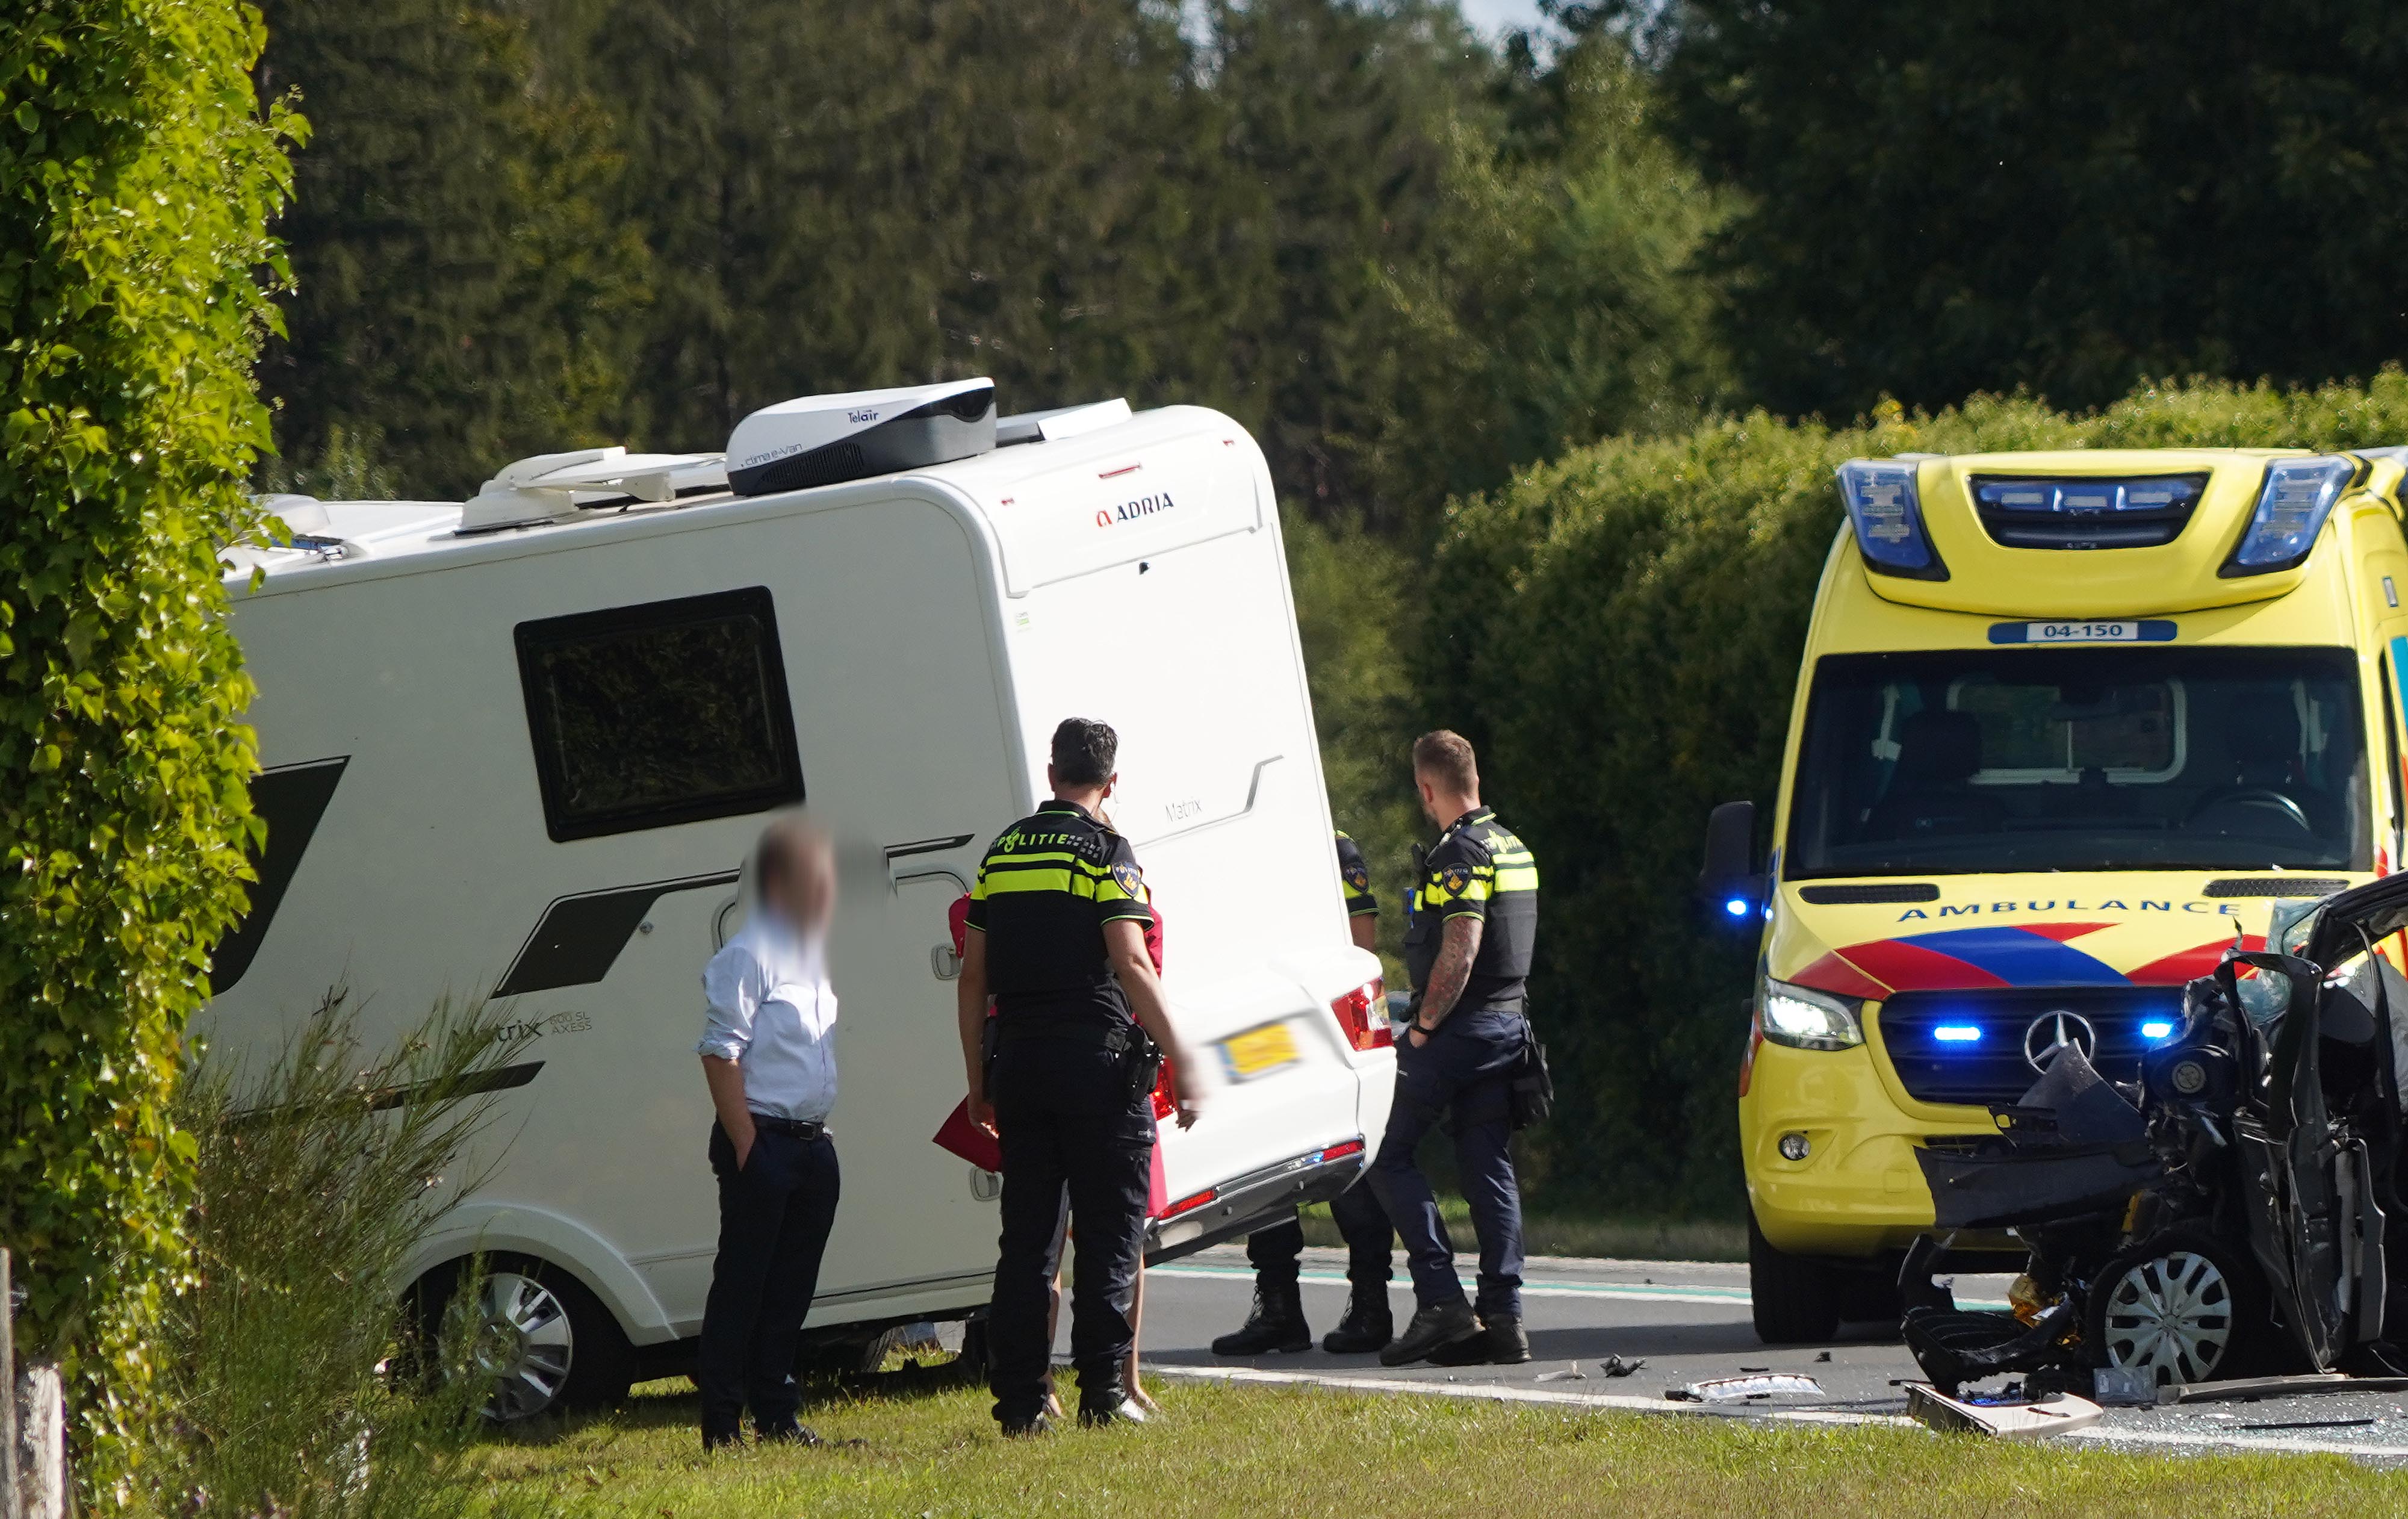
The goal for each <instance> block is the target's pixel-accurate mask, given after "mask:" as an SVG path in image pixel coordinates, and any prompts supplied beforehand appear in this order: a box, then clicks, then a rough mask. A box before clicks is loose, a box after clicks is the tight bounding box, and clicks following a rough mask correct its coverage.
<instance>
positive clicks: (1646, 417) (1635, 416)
mask: <svg viewBox="0 0 2408 1519" xmlns="http://www.w3.org/2000/svg"><path fill="white" fill-rule="evenodd" d="M1516 63H1517V64H1518V65H1519V66H1517V67H1515V68H1514V69H1513V70H1512V72H1511V73H1510V74H1509V75H1508V76H1507V78H1506V79H1505V80H1504V81H1503V88H1502V94H1503V98H1504V104H1505V112H1506V122H1507V124H1506V125H1505V127H1504V128H1503V130H1502V131H1499V130H1498V129H1497V126H1496V123H1495V122H1493V121H1491V120H1489V119H1486V118H1481V117H1457V118H1456V119H1455V121H1454V122H1452V123H1451V125H1450V127H1449V130H1448V137H1447V148H1448V153H1447V159H1446V164H1445V166H1444V171H1443V175H1442V179H1441V187H1440V193H1439V194H1438V195H1437V197H1436V198H1435V201H1434V203H1433V209H1432V218H1433V222H1434V225H1433V227H1432V229H1431V232H1430V235H1429V236H1428V237H1427V239H1426V247H1425V248H1424V249H1423V250H1422V251H1420V252H1419V255H1418V256H1417V257H1413V258H1409V259H1398V260H1396V261H1394V262H1393V263H1390V264H1388V265H1383V269H1382V271H1381V279H1382V286H1383V291H1384V293H1385V294H1386V295H1387V297H1388V311H1389V318H1390V320H1389V321H1388V322H1387V323H1386V324H1385V327H1384V331H1383V337H1385V338H1386V339H1387V340H1388V341H1390V342H1392V343H1393V344H1394V347H1395V351H1396V353H1397V358H1396V360H1395V361H1394V362H1395V366H1396V369H1397V379H1398V384H1397V385H1396V387H1395V390H1394V391H1393V393H1392V394H1387V395H1383V397H1381V400H1382V402H1383V408H1382V410H1381V415H1380V417H1379V421H1378V424H1377V425H1376V428H1375V430H1374V431H1373V432H1372V433H1371V435H1370V437H1369V440H1368V441H1369V446H1368V447H1367V448H1365V449H1364V450H1362V452H1363V453H1364V454H1365V455H1366V456H1367V457H1366V459H1365V463H1366V465H1367V466H1369V468H1368V469H1367V471H1366V472H1367V473H1368V475H1369V479H1370V480H1371V484H1372V488H1371V492H1370V494H1372V496H1373V497H1374V498H1375V499H1377V500H1380V501H1382V502H1383V503H1387V504H1391V505H1394V506H1398V507H1401V508H1403V509H1405V512H1406V516H1407V521H1408V523H1410V526H1411V527H1412V529H1413V530H1414V532H1415V533H1416V535H1420V534H1426V533H1427V532H1428V531H1429V529H1430V528H1431V527H1432V526H1433V525H1434V520H1435V516H1436V512H1437V509H1438V508H1439V507H1440V506H1441V505H1442V504H1443V502H1444V501H1445V499H1446V497H1448V496H1450V495H1455V494H1464V493H1468V492H1472V491H1481V490H1486V489H1489V488H1491V487H1493V486H1495V485H1498V484H1500V483H1502V482H1503V481H1504V480H1506V479H1507V478H1508V477H1509V476H1510V475H1511V474H1512V471H1514V470H1515V469H1518V468H1521V467H1523V466H1527V465H1530V464H1535V463H1539V462H1541V461H1543V460H1547V459H1551V458H1554V457H1555V455H1556V454H1558V453H1560V452H1562V451H1564V450H1565V449H1567V448H1569V447H1571V446H1574V445H1576V444H1580V443H1585V442H1589V441H1592V440H1594V439H1596V438H1599V437H1606V436H1608V435H1610V434H1615V433H1625V434H1656V433H1663V432H1671V431H1679V430H1681V429H1683V428H1685V427H1688V426H1690V425H1693V424H1695V423H1697V422H1698V421H1699V420H1700V419H1701V418H1702V417H1703V416H1705V415H1706V414H1708V413H1709V412H1710V411H1712V410H1713V409H1714V408H1718V407H1721V406H1724V405H1727V403H1728V402H1729V401H1730V399H1731V384H1730V376H1729V373H1728V370H1727V361H1726V359H1725V357H1724V354H1723V351H1722V349H1721V347H1720V345H1719V342H1718V339H1717V337H1716V335H1715V333H1714V331H1713V319H1714V316H1715V300H1716V290H1715V286H1714V284H1713V281H1712V280H1710V279H1707V278H1705V277H1703V276H1701V275H1700V274H1699V271H1698V269H1697V268H1696V267H1695V265H1696V263H1697V259H1698V255H1699V251H1700V248H1701V246H1702V245H1703V243H1704V240H1705V238H1706V237H1707V236H1708V235H1709V234H1710V233H1711V232H1712V231H1713V228H1714V227H1716V226H1717V225H1719V224H1720V223H1721V222H1723V221H1724V220H1725V219H1726V217H1727V206H1726V203H1725V197H1724V196H1722V195H1721V194H1719V193H1716V192H1713V191H1712V190H1710V189H1709V188H1708V187H1707V186H1706V185H1705V184H1704V182H1703V181H1702V179H1700V177H1699V175H1698V173H1697V171H1696V170H1695V169H1693V168H1691V167H1690V166H1689V165H1687V163H1685V162H1684V160H1683V159H1681V158H1680V157H1679V156H1678V155H1677V154H1676V153H1675V152H1674V151H1673V150H1672V149H1671V148H1670V145H1669V144H1668V143H1667V142H1666V141H1665V140H1664V137H1663V136H1662V133H1661V132H1660V130H1659V128H1658V125H1657V122H1656V114H1657V107H1656V87H1655V82H1654V80H1653V79H1650V78H1648V77H1647V75H1646V74H1645V73H1644V72H1643V71H1642V70H1641V68H1640V66H1639V64H1638V63H1637V62H1636V60H1634V59H1633V58H1632V56H1631V55H1630V52H1629V50H1628V47H1627V43H1626V41H1625V39H1624V38H1623V37H1622V36H1620V35H1618V34H1615V33H1611V32H1606V31H1597V32H1592V33H1590V34H1588V35H1586V36H1583V37H1581V38H1580V39H1579V40H1578V41H1577V42H1576V43H1575V44H1574V45H1572V46H1570V47H1569V48H1567V49H1566V50H1564V51H1563V52H1562V53H1561V54H1560V55H1559V56H1557V57H1556V58H1555V60H1554V61H1553V63H1552V64H1550V65H1549V66H1547V67H1546V68H1544V69H1541V68H1538V67H1536V66H1534V65H1533V64H1531V62H1530V61H1529V60H1528V58H1527V56H1523V57H1520V58H1518V59H1517V60H1516ZM1391 520H1393V518H1392V519H1391Z"/></svg>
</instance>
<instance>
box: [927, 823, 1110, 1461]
mask: <svg viewBox="0 0 2408 1519" xmlns="http://www.w3.org/2000/svg"><path fill="white" fill-rule="evenodd" d="M1152 917H1153V909H1152V907H1151V906H1150V905H1149V904H1148V901H1147V893H1146V888H1145V881H1144V877H1143V876H1142V875H1141V874H1140V872H1139V870H1138V864H1137V856H1136V854H1135V853H1132V852H1131V851H1130V849H1129V846H1128V840H1126V839H1125V838H1122V837H1121V836H1120V835H1118V834H1116V833H1114V832H1112V830H1111V829H1110V828H1108V827H1106V826H1105V825H1104V824H1101V823H1099V822H1097V819H1096V818H1095V816H1094V815H1093V814H1092V813H1090V812H1088V811H1087V810H1086V809H1084V808H1082V807H1080V806H1079V805H1077V804H1076V803H1073V802H1060V801H1056V802H1048V803H1047V804H1046V805H1045V806H1043V807H1041V808H1039V809H1038V810H1037V813H1036V815H1035V816H1033V817H1028V818H1024V819H1022V820H1021V821H1020V822H1018V823H1015V824H1012V825H1011V827H1009V828H1007V829H1005V830H1004V831H1003V832H1002V833H1001V834H1000V835H998V836H996V840H995V842H994V844H993V845H991V846H990V847H989V848H988V850H987V854H986V858H985V860H984V861H982V863H981V864H980V866H979V876H978V884H977V885H976V886H975V887H973V888H972V889H971V891H970V905H969V914H968V924H969V926H970V927H971V928H972V929H975V930H978V931H980V932H982V934H984V935H985V942H986V968H987V986H988V989H989V990H990V991H991V992H992V993H993V994H994V996H995V1004H996V1039H997V1048H996V1057H995V1063H994V1065H993V1067H992V1068H991V1070H990V1071H989V1074H988V1079H987V1098H988V1101H989V1102H991V1103H992V1104H993V1105H994V1108H995V1116H996V1130H997V1132H998V1134H999V1136H1000V1137H1001V1139H1002V1148H1003V1206H1002V1211H1003V1235H1002V1240H1001V1241H1000V1249H999V1258H998V1259H997V1260H996V1268H995V1296H994V1304H993V1307H992V1308H991V1309H990V1310H989V1315H988V1328H987V1336H988V1340H987V1343H988V1354H989V1358H990V1365H989V1386H990V1388H991V1389H992V1391H993V1392H994V1394H995V1416H996V1420H997V1421H998V1422H1000V1423H1001V1424H1003V1425H1004V1426H1006V1427H1011V1426H1016V1425H1025V1424H1027V1423H1029V1422H1031V1421H1032V1420H1034V1419H1035V1418H1036V1417H1037V1416H1038V1414H1039V1412H1040V1411H1041V1410H1042V1409H1043V1407H1044V1404H1045V1372H1046V1368H1047V1365H1048V1363H1049V1361H1050V1357H1051V1352H1052V1348H1053V1347H1052V1343H1051V1336H1050V1335H1049V1334H1048V1332H1047V1328H1046V1323H1045V1319H1046V1307H1047V1302H1048V1298H1049V1297H1050V1294H1051V1289H1052V1285H1053V1281H1054V1268H1056V1266H1058V1265H1059V1263H1060V1249H1061V1244H1060V1240H1061V1234H1062V1223H1063V1212H1064V1210H1065V1208H1066V1207H1067V1208H1068V1211H1069V1213H1070V1214H1071V1215H1072V1216H1073V1217H1074V1218H1075V1219H1076V1220H1077V1224H1078V1233H1079V1248H1078V1251H1077V1260H1076V1265H1075V1267H1074V1268H1073V1280H1072V1282H1071V1284H1070V1357H1071V1361H1072V1363H1073V1364H1074V1365H1075V1366H1076V1367H1077V1368H1078V1370H1079V1402H1080V1411H1081V1412H1082V1413H1089V1412H1110V1411H1111V1410H1112V1409H1114V1408H1117V1407H1118V1405H1119V1404H1120V1402H1121V1400H1122V1397H1123V1386H1122V1380H1123V1366H1124V1363H1125V1361H1126V1360H1127V1357H1128V1352H1129V1345H1130V1343H1131V1342H1132V1341H1133V1340H1135V1339H1136V1330H1135V1328H1134V1327H1133V1326H1131V1325H1130V1323H1129V1297H1130V1293H1131V1289H1132V1287H1133V1286H1134V1284H1135V1282H1136V1278H1137V1272H1138V1268H1139V1266H1140V1262H1141V1259H1142V1256H1143V1253H1144V1244H1145V1202H1146V1180H1147V1172H1148V1168H1149V1167H1150V1165H1151V1163H1152V1161H1153V1151H1154V1108H1153V1104H1152V1102H1151V1100H1150V1098H1149V1096H1148V1092H1149V1086H1150V1082H1149V1081H1148V1079H1147V1074H1146V1072H1145V1070H1144V1069H1143V1068H1142V1059H1141V1056H1140V1047H1141V1046H1142V1045H1143V1043H1144V1040H1143V1039H1142V1037H1141V1035H1140V1031H1139V1029H1138V1026H1137V1022H1136V1020H1135V1018H1134V1017H1133V1016H1132V1015H1131V1014H1130V1012H1129V1006H1128V999H1127V997H1126V996H1125V995H1124V994H1123V993H1122V991H1121V985H1120V982H1119V979H1118V978H1117V977H1116V976H1114V974H1113V973H1112V968H1111V961H1110V960H1109V958H1108V957H1107V956H1106V954H1105V952H1104V925H1105V924H1109V923H1112V922H1116V921H1119V920H1122V919H1128V920H1131V921H1134V922H1138V923H1140V924H1143V923H1145V922H1147V921H1150V920H1151V918H1152Z"/></svg>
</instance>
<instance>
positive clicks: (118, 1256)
mask: <svg viewBox="0 0 2408 1519" xmlns="http://www.w3.org/2000/svg"><path fill="white" fill-rule="evenodd" d="M261 40H262V38H261V33H260V28H259V20H258V14H257V12H255V11H253V10H252V9H251V7H248V6H242V5H237V4H235V3H232V0H30V3H27V4H21V5H19V6H18V7H16V8H15V9H14V10H13V11H12V13H11V15H10V18H9V20H8V22H7V25H6V26H5V27H0V778H5V782H0V1245H6V1246H7V1247H8V1248H9V1249H11V1250H13V1251H14V1252H16V1254H17V1258H18V1260H19V1262H20V1265H19V1272H20V1274H19V1277H18V1280H19V1281H20V1282H21V1283H23V1285H24V1287H25V1289H26V1293H27V1296H26V1300H25V1305H24V1308H23V1311H22V1314H21V1316H20V1318H19V1321H18V1331H17V1332H18V1336H19V1339H18V1345H19V1347H20V1350H21V1353H22V1354H27V1355H30V1356H32V1357H35V1358H40V1359H56V1360H58V1361H60V1362H62V1363H63V1364H64V1366H65V1369H66V1370H67V1371H68V1373H69V1375H70V1377H71V1378H72V1379H73V1381H72V1383H71V1396H72V1397H74V1399H75V1401H76V1409H75V1415H76V1417H77V1418H78V1420H79V1425H80V1429H81V1437H80V1439H79V1446H80V1448H81V1449H82V1451H83V1452H85V1453H86V1454H87V1455H93V1454H97V1455H100V1457H101V1459H99V1460H97V1461H92V1462H87V1463H86V1464H85V1465H84V1467H83V1468H82V1476H83V1477H84V1478H85V1479H86V1480H87V1482H88V1483H89V1482H90V1481H91V1480H92V1479H93V1478H94V1477H95V1475H99V1476H100V1477H101V1479H102V1485H101V1486H99V1487H98V1488H94V1487H91V1486H88V1487H87V1498H97V1497H100V1496H101V1495H103V1494H105V1493H107V1492H108V1490H109V1489H108V1485H107V1480H106V1473H107V1472H108V1469H109V1467H110V1466H111V1464H112V1461H113V1460H114V1459H115V1458H118V1457H122V1456H124V1455H127V1454H129V1451H128V1447H126V1446H122V1445H119V1446H115V1447H113V1448H106V1447H108V1437H109V1436H110V1435H111V1434H112V1432H114V1431H122V1430H123V1429H126V1428H128V1427H131V1426H132V1425H133V1424H134V1423H135V1422H136V1420H137V1419H138V1417H139V1415H140V1413H141V1412H142V1407H141V1405H142V1402H143V1400H144V1397H145V1389H146V1387H147V1385H148V1383H149V1381H150V1368H149V1366H148V1364H147V1359H146V1357H147V1354H148V1351H147V1349H146V1346H145V1340H144V1336H143V1334H142V1326H143V1325H144V1324H145V1323H146V1322H148V1321H149V1319H150V1315H151V1314H152V1313H153V1312H154V1311H155V1310H156V1308H157V1306H158V1303H159V1300H160V1298H161V1297H162V1295H163V1294H164V1293H165V1292H166V1291H169V1290H172V1288H173V1286H174V1283H175V1282H176V1280H177V1273H178V1272H179V1271H180V1270H181V1268H182V1267H181V1262H182V1261H183V1258H184V1254H183V1249H182V1240H181V1220H182V1216H183V1211H184V1207H185V1204H186V1182H187V1180H188V1177H189V1172H190V1167H191V1156H192V1144H191V1141H190V1139H187V1138H186V1137H185V1136H183V1135H181V1134H179V1133H178V1132H177V1131H176V1130H175V1128H174V1127H173V1125H171V1124H170V1122H169V1121H168V1117H167V1111H166V1108H165V1099H166V1096H167V1095H168V1093H169V1091H170V1089H171V1088H172V1086H173V1084H174V1080H175V1075H176V1071H177V1068H178V1063H179V1057H180V1053H181V1052H180V1050H179V1037H180V1035H181V1032H182V1029H183V1026H184V1021H185V1019H186V1018H187V1017H188V1016H189V1015H190V1014H191V1012H192V1011H193V1009H195V1008H197V1007H198V1006H199V1005H200V1004H201V1002H202V1001H203V1000H204V999H205V997H206V996H207V995H208V952H209V947H210V945H211V944H212V943H213V942H214V941H215V939H217V937H218V935H219V934H220V933H221V932H222V931H223V929H224V928H225V926H226V925H227V924H229V923H230V922H231V921H232V919H233V918H234V915H235V914H236V911H238V910H239V909H240V907H241V905H242V901H243V884H242V881H243V878H244V876H245V875H247V874H248V870H247V867H246V865H245V862H244V855H243V851H242V848H241V845H242V842H243V841H244V839H245V838H246V837H247V829H248V828H249V826H250V825H251V824H250V807H249V803H248V800H247V798H246V795H245V782H246V781H247V779H248V777H249V775H250V772H251V769H252V767H253V761H252V752H251V735H250V732H249V730H248V729H246V728H244V727H243V726H241V724H240V722H239V719H240V716H241V713H242V709H243V708H244V707H245V705H246V704H247V702H248V700H249V697H250V693H251V685H250V681H249V680H248V678H247V677H245V676H244V675H243V673H242V666H241V659H240V656H239V653H238V652H237V651H236V647H235V641H234V638H233V635H232V633H231V631H230V630H229V629H228V628H227V626H226V623H225V595H224V593H223V591H222V589H221V586H220V583H219V578H218V576H219V571H218V567H217V559H216V552H215V546H216V544H217V543H218V542H220V541H222V540H224V539H226V538H228V537H233V536H235V535H236V534H237V533H239V532H241V531H243V530H244V529H245V528H246V527H248V526H249V525H250V524H251V515H252V509H251V505H250V503H249V501H248V500H247V498H246V497H245V496H244V494H243V489H242V482H243V480H245V479H246V478H247V477H248V476H249V474H250V472H251V465H252V462H253V458H254V456H255V454H256V452H257V451H258V450H259V449H260V448H261V447H262V446H263V445H264V444H265V440H266V437H267V427H266V416H265V412H264V411H263V410H262V409H261V408H260V406H259V404H258V402H257V400H256V398H255V397H254V395H253V394H252V389H251V363H252V360H253V359H254V358H255V356H256V355H257V352H258V349H259V342H260V338H261V336H262V334H263V332H264V331H265V325H266V323H267V322H269V321H271V320H272V313H271V311H270V309H269V308H268V307H267V305H266V301H265V294H264V292H263V289H262V278H261V276H262V271H263V270H265V271H266V275H267V278H270V279H273V278H276V277H277V276H278V274H279V265H278V260H277V257H276V251H275V246H274V244H273V243H272V242H271V241H270V240H269V238H268V237H267V236H266V233H265V224H266V221H267V218H268V217H269V216H270V215H271V214H272V213H273V211H274V210H275V208H277V207H278V206H279V205H280V204H281V202H282V198H283V191H284V186H285V175H286V170H285V165H284V159H283V156H282V153H281V150H280V149H279V144H278V136H279V130H280V126H281V122H280V120H279V116H278V113H274V112H270V113H268V115H267V117H266V118H265V119H263V114H262V111H261V108H260V106H259V103H258V100H257V98H256V96H255V95H254V94H253V93H252V90H251V79H250V77H249V72H248V71H249V69H250V66H251V62H252V60H253V59H255V58H256V57H257V56H258V54H259V49H260V43H261ZM96 1441H97V1442H99V1443H101V1444H102V1445H103V1446H104V1447H105V1448H103V1449H101V1450H99V1451H98V1452H97V1453H95V1450H94V1445H95V1442H96ZM122 1492H123V1490H122V1489H120V1490H119V1496H120V1497H122ZM240 1500H241V1499H239V1498H237V1501H240Z"/></svg>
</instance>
